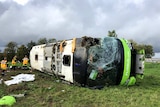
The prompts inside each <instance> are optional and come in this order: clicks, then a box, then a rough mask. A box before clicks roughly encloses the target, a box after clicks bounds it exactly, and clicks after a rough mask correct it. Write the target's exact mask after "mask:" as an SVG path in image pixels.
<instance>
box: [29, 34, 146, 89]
mask: <svg viewBox="0 0 160 107" xmlns="http://www.w3.org/2000/svg"><path fill="white" fill-rule="evenodd" d="M30 63H31V67H32V69H36V70H39V71H41V72H45V73H48V74H53V75H56V76H58V77H59V78H60V79H62V80H65V81H67V82H69V83H73V84H76V85H81V86H87V87H104V86H106V85H134V84H135V83H136V78H137V77H140V78H142V77H143V69H144V51H141V52H138V51H136V50H135V49H133V47H132V45H131V43H129V42H128V41H127V40H125V39H119V38H115V37H104V38H92V37H86V36H85V37H82V38H73V39H70V40H63V41H59V42H54V43H49V44H43V45H37V46H34V47H32V49H31V51H30Z"/></svg>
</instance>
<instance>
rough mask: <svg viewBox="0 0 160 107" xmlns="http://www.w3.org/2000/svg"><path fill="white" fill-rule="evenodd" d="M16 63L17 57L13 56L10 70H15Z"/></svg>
mask: <svg viewBox="0 0 160 107" xmlns="http://www.w3.org/2000/svg"><path fill="white" fill-rule="evenodd" d="M16 63H17V56H16V55H15V56H14V57H13V59H12V68H13V70H15V69H16Z"/></svg>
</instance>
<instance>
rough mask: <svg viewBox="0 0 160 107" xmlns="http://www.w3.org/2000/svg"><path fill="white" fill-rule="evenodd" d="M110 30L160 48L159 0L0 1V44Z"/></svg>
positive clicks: (60, 37) (157, 48) (99, 34)
mask: <svg viewBox="0 0 160 107" xmlns="http://www.w3.org/2000/svg"><path fill="white" fill-rule="evenodd" d="M109 30H110V31H112V30H115V31H116V33H117V34H118V37H120V38H126V39H133V40H135V41H136V42H138V43H145V44H149V45H153V47H154V50H155V51H160V45H158V44H159V42H160V0H0V40H1V41H0V47H2V46H5V45H6V44H7V43H8V42H10V41H15V42H17V43H18V44H26V43H28V42H30V41H31V40H33V41H37V40H38V39H39V38H44V37H46V38H47V39H48V38H56V39H57V40H62V39H71V38H73V37H82V36H85V35H86V36H93V37H104V36H107V33H108V31H109Z"/></svg>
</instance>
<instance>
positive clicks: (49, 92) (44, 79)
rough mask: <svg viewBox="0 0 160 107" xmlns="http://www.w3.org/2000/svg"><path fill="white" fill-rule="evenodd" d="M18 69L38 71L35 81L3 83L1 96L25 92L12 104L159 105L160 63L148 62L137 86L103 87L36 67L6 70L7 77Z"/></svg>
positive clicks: (72, 106) (25, 106)
mask: <svg viewBox="0 0 160 107" xmlns="http://www.w3.org/2000/svg"><path fill="white" fill-rule="evenodd" d="M19 73H32V74H35V75H36V76H35V81H33V82H23V83H20V84H18V85H11V86H6V85H4V84H0V97H3V96H5V95H12V94H25V96H24V97H20V98H16V100H17V102H16V103H15V104H14V106H13V107H158V106H160V64H158V63H154V64H153V63H146V65H145V76H144V79H143V80H138V81H137V83H136V85H135V86H131V87H126V86H109V87H104V88H103V89H101V90H98V89H96V90H93V89H89V88H84V87H78V86H73V85H68V84H64V83H62V82H59V81H58V80H57V79H56V78H55V77H53V76H49V75H47V74H43V73H40V72H37V71H34V72H30V71H23V70H18V71H15V72H7V75H6V76H5V77H4V80H8V79H10V76H11V75H16V74H19Z"/></svg>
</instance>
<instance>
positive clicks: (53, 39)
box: [48, 38, 56, 43]
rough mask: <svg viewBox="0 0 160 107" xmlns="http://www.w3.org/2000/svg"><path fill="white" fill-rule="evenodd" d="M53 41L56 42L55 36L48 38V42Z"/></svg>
mask: <svg viewBox="0 0 160 107" xmlns="http://www.w3.org/2000/svg"><path fill="white" fill-rule="evenodd" d="M53 42H56V39H55V38H52V39H49V40H48V43H53Z"/></svg>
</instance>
